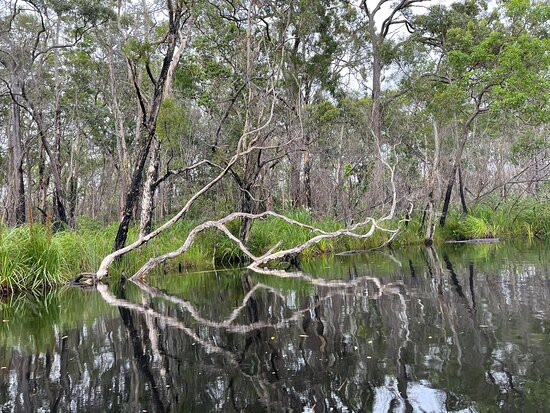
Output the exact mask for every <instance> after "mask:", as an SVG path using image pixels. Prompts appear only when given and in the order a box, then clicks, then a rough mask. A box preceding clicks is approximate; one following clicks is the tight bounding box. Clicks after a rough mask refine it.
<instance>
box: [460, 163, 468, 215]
mask: <svg viewBox="0 0 550 413" xmlns="http://www.w3.org/2000/svg"><path fill="white" fill-rule="evenodd" d="M458 187H459V190H460V204H461V205H462V217H465V216H466V215H468V207H467V206H466V196H465V194H464V181H463V179H462V164H459V165H458Z"/></svg>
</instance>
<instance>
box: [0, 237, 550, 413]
mask: <svg viewBox="0 0 550 413" xmlns="http://www.w3.org/2000/svg"><path fill="white" fill-rule="evenodd" d="M303 270H304V272H307V273H309V274H313V275H314V277H313V278H312V279H309V278H308V276H307V275H305V274H295V275H296V277H294V278H293V277H287V278H280V277H275V276H269V275H261V274H255V273H251V272H249V271H240V270H225V271H218V272H209V273H199V274H188V275H184V276H181V275H174V276H164V277H160V276H156V277H152V278H150V280H149V281H150V282H149V286H138V285H134V284H132V283H127V284H126V286H125V287H122V286H120V285H117V286H111V288H110V289H109V290H106V291H103V295H101V294H100V292H98V291H81V290H77V289H74V288H71V289H65V290H59V291H53V292H50V293H48V294H47V295H45V296H42V297H30V296H18V297H12V298H11V299H10V300H7V301H3V302H1V303H0V314H1V318H2V323H1V324H0V366H1V370H0V410H1V411H7V412H9V411H24V412H31V411H74V412H76V411H78V412H81V411H97V412H102V411H128V412H138V411H148V412H149V411H153V412H154V411H158V412H161V411H185V412H193V411H197V412H209V411H223V412H231V411H251V412H258V411H277V412H278V411H294V412H302V411H305V412H312V411H315V412H328V411H364V412H367V411H375V412H386V411H395V412H416V411H418V412H444V411H454V412H459V411H461V412H475V411H478V412H485V411H501V410H503V411H511V412H518V411H526V412H529V411H533V412H536V411H541V412H542V411H550V321H549V312H550V253H549V252H548V250H547V246H544V245H535V246H531V247H527V246H522V247H517V246H510V245H477V246H457V247H446V248H444V249H438V250H427V249H423V248H419V249H411V250H405V251H395V252H386V253H372V254H369V255H361V256H351V257H333V258H325V259H319V260H317V261H315V262H313V263H308V264H304V268H303ZM105 299H107V300H108V301H109V302H110V303H108V302H106V301H105ZM113 303H115V304H117V305H113Z"/></svg>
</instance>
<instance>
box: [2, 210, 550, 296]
mask: <svg viewBox="0 0 550 413" xmlns="http://www.w3.org/2000/svg"><path fill="white" fill-rule="evenodd" d="M285 215H287V216H289V217H291V218H293V219H295V220H297V221H300V222H302V223H304V224H309V225H314V226H316V227H318V228H321V229H323V230H325V231H335V230H337V229H340V228H342V227H343V223H342V222H339V221H337V220H335V219H331V218H324V219H314V218H313V217H312V216H311V214H310V213H309V212H308V211H307V210H292V211H285ZM420 218H421V217H420V216H419V215H417V216H413V217H412V218H411V220H410V222H409V223H408V225H406V226H405V225H403V224H401V226H402V232H401V233H400V235H399V236H398V237H397V238H396V240H394V244H393V245H395V246H400V245H411V244H420V243H422V242H423V234H424V228H423V227H422V226H421V219H420ZM197 223H198V221H193V220H181V221H179V222H177V223H176V224H175V225H174V226H172V227H171V228H170V229H168V230H167V231H165V232H164V233H163V234H161V235H160V236H158V237H157V238H155V239H154V240H153V241H151V242H150V243H149V244H147V245H145V246H143V247H142V248H140V249H139V250H137V251H134V252H131V253H129V254H127V255H125V256H124V257H123V259H122V260H121V261H120V262H118V263H117V264H116V265H114V266H113V268H112V274H113V275H117V274H119V275H120V274H123V273H126V275H131V274H133V273H134V272H135V271H136V270H137V269H138V268H139V267H140V266H141V265H143V264H144V263H145V262H146V261H147V260H148V259H149V258H150V257H153V256H157V255H160V254H163V253H166V252H168V251H172V250H175V249H177V248H178V247H179V246H181V244H182V243H183V242H184V241H185V238H186V236H187V234H188V233H189V231H190V230H191V229H192V228H193V227H194V226H195V225H196V224H197ZM397 225H398V222H397V219H395V220H393V221H389V222H386V223H385V226H386V227H387V228H396V226H397ZM239 226H240V222H239V221H238V220H236V221H234V222H232V223H230V225H229V229H230V230H231V231H232V232H233V233H234V234H237V233H238V231H239ZM368 229H369V227H368V226H367V227H366V228H364V229H362V230H363V231H368ZM116 231H117V225H116V224H112V225H109V226H107V227H104V228H102V227H101V226H100V225H98V224H97V223H94V222H92V221H90V220H89V219H85V220H82V222H80V223H79V229H78V230H76V231H60V232H57V233H53V234H52V231H51V229H49V228H47V227H45V226H43V225H36V224H34V225H27V226H21V227H18V228H2V227H0V293H1V292H2V291H6V290H8V291H17V290H33V291H37V290H43V289H48V288H51V287H55V286H58V285H61V284H64V283H66V282H67V280H69V279H73V278H74V277H75V276H76V275H77V274H78V273H80V272H92V271H95V270H97V268H98V267H99V264H100V262H101V260H102V259H103V257H104V256H105V255H107V254H108V253H109V252H110V251H111V249H112V245H113V240H114V238H115V234H116ZM314 235H315V234H314V233H312V232H311V231H309V230H308V229H304V228H300V227H297V226H293V225H290V224H288V223H286V222H284V221H282V220H279V219H276V218H273V217H269V218H266V219H263V220H258V221H255V222H254V223H253V225H252V229H251V235H250V239H249V242H248V247H249V249H250V250H251V252H252V253H254V254H255V255H262V254H263V253H265V252H266V251H267V250H268V249H269V248H271V247H272V246H273V245H275V244H277V243H278V242H281V245H280V248H290V247H292V246H295V245H298V244H301V243H304V242H305V241H307V240H308V239H309V238H310V237H312V236H314ZM549 236H550V205H547V204H540V203H537V202H534V201H530V200H523V201H520V202H516V203H514V204H501V205H499V206H498V207H497V208H494V207H492V206H491V205H489V204H484V205H477V206H474V207H472V208H471V211H470V214H469V215H468V216H467V217H465V218H463V217H461V215H460V214H459V213H458V212H457V211H451V213H450V214H449V216H448V219H447V225H446V226H445V227H444V228H443V229H441V228H437V230H436V239H435V242H442V241H446V240H461V239H472V238H488V237H499V238H502V239H512V238H520V237H521V238H525V239H528V240H533V239H536V238H540V239H543V238H548V237H549ZM136 238H137V228H135V227H132V228H131V229H130V231H129V234H128V242H132V241H133V240H135V239H136ZM387 239H388V234H387V233H384V232H381V231H375V233H374V234H373V236H372V237H370V238H366V239H357V238H352V237H348V236H343V237H339V238H332V239H327V240H322V241H321V242H320V243H319V244H317V245H314V246H312V247H310V248H309V249H308V250H306V251H304V252H303V253H302V256H303V257H304V258H306V259H307V258H309V257H312V256H315V255H318V254H323V253H334V252H341V251H347V250H363V249H369V248H373V247H377V246H379V245H381V244H383V243H384V242H385V241H386V240H387ZM246 260H247V258H246V257H245V256H244V254H243V253H242V251H240V249H239V248H238V247H237V246H236V245H235V244H234V243H233V242H232V241H231V240H229V239H228V238H227V237H226V236H225V235H224V234H222V233H220V232H219V231H216V230H209V231H206V232H204V233H202V234H200V235H199V236H198V237H197V239H196V241H195V243H194V244H193V246H192V247H191V248H190V249H189V250H188V251H187V252H186V253H185V254H183V255H182V256H181V257H178V258H177V259H175V260H173V261H171V262H169V263H167V266H166V267H165V268H164V270H165V271H167V272H171V271H174V270H176V269H182V268H189V267H192V268H197V267H200V268H203V269H207V268H211V267H213V266H218V265H230V264H238V263H244V262H246Z"/></svg>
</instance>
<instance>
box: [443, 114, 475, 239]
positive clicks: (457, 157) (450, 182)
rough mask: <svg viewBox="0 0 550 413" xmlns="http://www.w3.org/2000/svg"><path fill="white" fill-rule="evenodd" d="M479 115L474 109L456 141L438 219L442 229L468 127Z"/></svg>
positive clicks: (466, 138)
mask: <svg viewBox="0 0 550 413" xmlns="http://www.w3.org/2000/svg"><path fill="white" fill-rule="evenodd" d="M480 113H481V112H480V110H479V108H476V110H475V111H474V112H473V113H472V114H471V115H470V117H469V118H468V120H467V121H466V123H465V124H464V127H463V129H462V137H461V138H460V140H459V141H458V145H457V148H456V153H455V158H454V162H453V166H452V168H451V173H450V174H449V180H448V181H447V190H446V191H445V199H444V201H443V208H442V210H441V218H440V219H439V225H440V226H441V227H442V228H443V227H444V226H445V220H446V219H447V214H448V212H449V206H450V204H451V195H452V193H453V186H454V183H455V179H456V173H457V171H458V167H459V165H460V162H461V160H462V153H463V152H464V147H465V146H466V141H467V140H468V132H469V129H470V125H471V123H472V122H473V121H474V119H475V118H476V116H477V115H479V114H480Z"/></svg>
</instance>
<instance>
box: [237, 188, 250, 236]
mask: <svg viewBox="0 0 550 413" xmlns="http://www.w3.org/2000/svg"><path fill="white" fill-rule="evenodd" d="M250 189H251V188H246V190H245V191H241V202H240V204H241V205H240V211H241V212H246V213H252V209H253V199H252V197H251V196H250ZM251 225H252V222H251V221H250V220H249V219H247V218H243V219H242V221H241V228H240V230H239V239H240V240H241V241H243V242H245V243H246V242H247V241H248V239H249V238H250V228H251Z"/></svg>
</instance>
